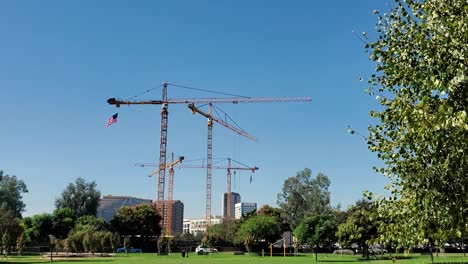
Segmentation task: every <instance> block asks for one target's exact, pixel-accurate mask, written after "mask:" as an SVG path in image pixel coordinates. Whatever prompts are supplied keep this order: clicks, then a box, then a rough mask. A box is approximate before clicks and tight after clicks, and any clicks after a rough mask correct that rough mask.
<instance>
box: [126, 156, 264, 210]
mask: <svg viewBox="0 0 468 264" xmlns="http://www.w3.org/2000/svg"><path fill="white" fill-rule="evenodd" d="M227 161H228V165H227V166H219V165H212V166H211V168H212V169H217V170H227V175H226V186H227V188H226V193H227V195H226V196H227V197H226V218H227V219H231V218H233V215H232V214H231V211H232V200H231V199H232V194H231V171H234V173H235V172H236V171H240V170H245V171H251V172H252V173H255V171H257V170H258V167H248V166H245V167H232V166H231V161H234V162H236V163H239V162H237V161H235V160H232V159H231V158H227ZM239 164H241V163H239ZM174 165H175V164H174ZM242 165H243V164H242ZM135 166H140V167H147V166H151V167H154V166H156V165H155V164H152V163H137V164H135ZM174 167H176V168H184V169H205V168H207V167H208V166H207V165H192V164H183V165H182V164H177V165H175V166H172V167H171V168H170V169H172V170H173V168H174ZM153 173H154V172H153ZM173 173H174V172H173V171H172V174H173ZM169 175H171V174H169ZM169 182H170V180H169ZM169 186H173V185H172V184H170V185H169ZM170 188H172V187H170ZM169 193H172V190H171V189H169Z"/></svg>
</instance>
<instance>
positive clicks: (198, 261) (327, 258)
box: [0, 253, 468, 264]
mask: <svg viewBox="0 0 468 264" xmlns="http://www.w3.org/2000/svg"><path fill="white" fill-rule="evenodd" d="M387 257H388V255H387ZM397 257H400V258H398V259H397V260H396V262H395V263H400V264H411V263H414V264H416V263H430V261H431V259H430V256H427V255H419V254H412V255H410V256H409V257H407V258H403V256H401V255H398V256H397ZM318 261H319V262H320V263H363V264H364V263H365V264H380V263H382V264H392V263H393V261H392V260H382V259H372V260H370V261H363V260H361V258H360V256H346V255H345V256H340V255H331V254H328V255H325V254H319V256H318ZM434 261H435V262H438V263H450V262H465V263H468V257H463V254H446V255H445V256H443V257H442V256H441V257H435V258H434ZM47 262H49V259H48V258H41V257H40V256H22V257H18V256H9V257H8V259H6V260H5V259H4V260H0V263H47ZM54 263H58V264H60V263H83V264H106V263H108V264H130V263H132V264H133V263H136V264H140V263H141V264H155V263H161V264H257V263H258V264H280V263H288V264H289V263H292V264H302V263H315V256H314V255H312V254H307V255H302V256H296V257H286V258H285V257H281V256H276V257H260V256H256V255H255V256H254V255H252V256H249V255H245V256H234V255H233V253H218V254H211V255H208V256H198V255H196V254H190V255H189V257H188V258H182V257H181V255H180V253H173V254H172V255H170V256H156V255H155V254H151V253H146V254H129V255H128V256H126V255H125V254H119V255H118V256H117V257H101V258H99V257H98V258H90V257H88V258H70V259H60V260H59V259H56V260H54Z"/></svg>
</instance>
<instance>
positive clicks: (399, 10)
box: [367, 0, 468, 246]
mask: <svg viewBox="0 0 468 264" xmlns="http://www.w3.org/2000/svg"><path fill="white" fill-rule="evenodd" d="M395 2H396V4H395V6H394V7H393V8H392V9H391V10H390V11H389V12H385V13H384V14H380V13H379V12H377V11H376V12H375V13H376V14H377V16H378V23H377V26H376V30H377V35H378V36H377V38H376V39H377V40H375V41H371V42H370V43H369V44H368V45H367V48H369V51H370V59H371V60H373V61H374V62H375V63H376V73H375V74H373V75H372V76H371V78H370V80H369V83H370V84H371V87H370V89H369V90H368V91H369V93H370V94H371V95H377V96H376V98H377V100H378V102H379V103H380V105H381V107H379V110H377V111H371V113H370V114H371V116H372V117H374V118H376V119H377V120H378V124H376V125H372V126H370V128H369V131H370V134H369V138H368V144H369V149H370V150H371V151H373V152H376V153H377V156H378V157H379V158H380V159H382V160H383V162H384V164H385V165H384V166H382V167H380V168H376V170H377V171H378V172H380V173H382V174H384V175H386V176H387V177H389V179H390V181H391V184H390V186H389V187H388V189H389V191H390V192H391V197H389V198H385V199H381V200H380V201H379V207H380V209H379V210H380V213H381V214H384V215H385V217H386V218H388V219H391V222H392V223H394V225H393V227H394V228H385V227H383V228H382V230H385V234H383V235H384V236H386V238H385V239H386V240H388V241H391V240H396V239H400V240H405V241H404V242H405V243H407V244H411V245H416V244H420V243H429V244H430V245H431V246H432V245H434V244H435V242H436V241H437V239H438V238H437V236H438V235H437V234H439V233H440V231H443V230H446V231H447V232H450V230H454V231H455V233H457V234H458V235H461V233H462V230H463V228H465V225H466V219H468V192H467V191H466V186H468V177H466V175H468V141H467V140H466V139H467V138H468V118H467V111H468V100H467V98H468V87H467V84H468V74H467V73H468V60H467V54H468V45H467V43H468V34H467V28H468V27H467V24H468V8H467V6H468V4H467V2H466V1H465V0H447V1H437V0H426V1H416V0H400V1H395ZM410 234H413V235H412V236H411V235H410Z"/></svg>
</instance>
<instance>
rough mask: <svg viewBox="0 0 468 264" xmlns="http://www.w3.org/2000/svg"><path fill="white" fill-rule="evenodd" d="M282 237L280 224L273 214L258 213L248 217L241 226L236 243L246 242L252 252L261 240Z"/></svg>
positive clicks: (268, 240)
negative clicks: (253, 247)
mask: <svg viewBox="0 0 468 264" xmlns="http://www.w3.org/2000/svg"><path fill="white" fill-rule="evenodd" d="M279 237H280V229H279V224H278V222H277V221H276V220H275V218H273V217H271V216H264V215H257V216H253V217H251V218H249V219H247V220H246V221H245V222H244V223H243V224H242V225H241V226H240V228H239V230H238V231H237V235H236V243H244V245H245V247H246V249H247V250H248V251H249V252H250V251H251V248H252V246H253V245H255V244H258V242H260V241H265V242H274V241H275V240H276V239H277V238H279Z"/></svg>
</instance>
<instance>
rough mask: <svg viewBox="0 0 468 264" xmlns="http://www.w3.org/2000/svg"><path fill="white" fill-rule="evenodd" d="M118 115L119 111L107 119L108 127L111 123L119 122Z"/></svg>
mask: <svg viewBox="0 0 468 264" xmlns="http://www.w3.org/2000/svg"><path fill="white" fill-rule="evenodd" d="M118 115H119V113H115V115H113V116H111V117H109V120H107V126H106V127H108V126H110V125H112V124H114V123H117V116H118Z"/></svg>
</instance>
